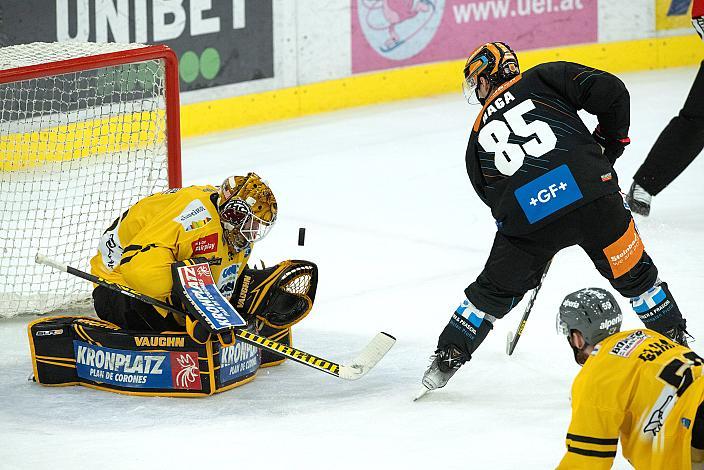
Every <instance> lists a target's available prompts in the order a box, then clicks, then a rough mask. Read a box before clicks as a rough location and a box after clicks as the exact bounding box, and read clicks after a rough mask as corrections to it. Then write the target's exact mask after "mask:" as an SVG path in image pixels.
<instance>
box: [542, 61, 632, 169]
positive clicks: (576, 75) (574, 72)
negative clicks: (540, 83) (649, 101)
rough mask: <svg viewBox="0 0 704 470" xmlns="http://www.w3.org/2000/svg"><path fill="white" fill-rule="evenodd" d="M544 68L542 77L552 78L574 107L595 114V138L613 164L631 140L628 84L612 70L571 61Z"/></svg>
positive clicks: (550, 79)
mask: <svg viewBox="0 0 704 470" xmlns="http://www.w3.org/2000/svg"><path fill="white" fill-rule="evenodd" d="M544 72H545V73H544V74H543V79H544V80H545V81H546V82H551V81H552V82H553V83H552V85H553V87H554V88H555V89H558V90H560V91H561V92H562V93H563V94H564V97H565V98H566V99H567V100H568V101H569V102H570V103H571V104H572V105H573V106H574V107H575V108H577V109H584V110H585V111H587V112H588V113H591V114H594V115H596V117H597V119H598V120H599V125H598V126H597V128H596V130H595V131H594V134H593V136H594V139H595V140H596V141H597V142H598V143H599V144H600V145H601V146H602V147H603V148H604V156H606V157H607V158H608V159H609V161H610V162H611V164H612V165H613V163H614V162H615V161H616V159H617V158H618V157H620V156H621V154H623V149H624V147H625V146H626V145H628V144H629V143H630V139H629V138H628V128H629V126H630V124H631V98H630V95H629V94H628V90H627V89H626V85H624V83H623V82H622V81H621V79H619V78H618V77H617V76H615V75H613V74H610V73H608V72H605V71H603V70H599V69H595V68H593V67H587V66H585V65H580V64H575V63H571V62H554V63H551V64H546V67H545V71H544Z"/></svg>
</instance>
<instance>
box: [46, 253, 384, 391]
mask: <svg viewBox="0 0 704 470" xmlns="http://www.w3.org/2000/svg"><path fill="white" fill-rule="evenodd" d="M35 262H36V263H38V264H44V265H46V266H50V267H52V268H54V269H57V270H59V271H63V272H66V273H69V274H71V275H73V276H76V277H80V278H81V279H85V280H87V281H90V282H92V283H94V284H98V285H101V286H104V287H107V288H108V289H110V290H113V291H115V292H119V293H121V294H123V295H127V296H129V297H133V298H135V299H138V300H141V301H142V302H145V303H147V304H150V305H154V306H155V307H160V308H163V309H164V310H169V311H171V312H174V313H178V314H180V315H185V313H184V312H182V311H181V310H179V309H178V308H176V307H174V306H173V305H169V304H167V303H166V302H162V301H161V300H159V299H155V298H153V297H149V296H148V295H145V294H142V293H140V292H137V291H135V290H134V289H132V288H130V287H126V286H123V285H120V284H116V283H114V282H111V281H108V280H106V279H103V278H101V277H98V276H95V275H93V274H90V273H87V272H84V271H81V270H80V269H76V268H73V267H71V266H67V265H65V264H62V263H59V262H57V261H55V260H52V259H50V258H48V257H46V256H44V255H41V254H39V253H37V255H36V257H35ZM234 331H235V336H236V337H237V339H238V340H239V341H242V342H244V343H247V344H251V345H252V346H256V347H258V348H260V349H266V350H267V351H270V352H272V353H273V354H276V355H277V356H281V357H283V358H285V359H291V360H292V361H294V362H298V363H300V364H303V365H306V366H308V367H311V368H313V369H317V370H319V371H321V372H325V373H327V374H330V375H334V376H335V377H339V378H341V379H346V380H356V379H358V378H360V377H362V376H363V375H364V374H366V373H367V372H369V370H370V369H371V368H372V367H374V366H375V365H376V364H377V362H379V361H380V360H381V358H382V357H384V355H385V354H386V353H387V352H388V351H389V349H391V347H392V346H393V345H394V343H395V342H396V339H395V338H394V337H393V336H391V335H389V334H387V333H379V334H377V335H376V337H374V339H372V341H371V342H370V343H369V344H368V345H367V347H366V348H364V350H363V351H362V352H361V353H360V354H359V355H358V356H357V358H355V360H354V361H353V362H352V363H351V364H349V365H345V364H338V363H336V362H333V361H329V360H327V359H324V358H322V357H318V356H314V355H312V354H309V353H307V352H305V351H302V350H300V349H297V348H294V347H292V346H288V345H286V344H283V343H279V342H278V341H274V340H272V339H269V338H267V337H264V336H259V335H257V334H254V333H252V332H249V331H247V330H238V329H235V330H234Z"/></svg>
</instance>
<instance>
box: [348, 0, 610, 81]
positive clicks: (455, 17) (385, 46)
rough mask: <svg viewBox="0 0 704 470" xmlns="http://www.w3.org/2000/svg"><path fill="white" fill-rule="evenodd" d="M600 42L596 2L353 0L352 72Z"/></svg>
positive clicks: (556, 0)
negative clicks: (482, 51) (484, 49)
mask: <svg viewBox="0 0 704 470" xmlns="http://www.w3.org/2000/svg"><path fill="white" fill-rule="evenodd" d="M499 40H500V41H503V42H506V43H508V44H509V45H510V46H511V47H512V48H513V49H514V50H516V51H521V50H525V49H539V48H544V47H555V46H562V45H567V44H580V43H588V42H595V41H596V40H597V0H352V72H353V73H359V72H367V71H371V70H381V69H386V68H392V67H402V66H406V65H414V64H423V63H428V62H437V61H444V60H453V59H460V58H463V57H467V56H468V55H469V54H470V53H471V52H472V51H473V50H474V49H475V48H476V47H477V46H479V45H481V44H483V43H485V42H491V41H499Z"/></svg>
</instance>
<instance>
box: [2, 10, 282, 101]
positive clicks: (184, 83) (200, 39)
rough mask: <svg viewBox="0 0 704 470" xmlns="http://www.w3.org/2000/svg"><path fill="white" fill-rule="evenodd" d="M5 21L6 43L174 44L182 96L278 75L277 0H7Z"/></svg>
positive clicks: (3, 44)
mask: <svg viewBox="0 0 704 470" xmlns="http://www.w3.org/2000/svg"><path fill="white" fill-rule="evenodd" d="M38 12H41V13H40V14H37V13H38ZM0 17H2V20H3V26H2V29H1V30H0V45H1V46H9V45H13V44H24V43H29V42H35V41H42V42H54V41H90V42H120V43H127V42H139V43H146V44H166V45H168V46H169V47H171V48H172V49H173V50H174V52H175V53H176V55H177V56H178V59H179V75H180V77H181V90H182V91H189V90H197V89H200V88H206V87H212V86H219V85H227V84H231V83H241V82H248V81H252V80H259V79H262V78H271V77H273V76H274V58H273V57H274V45H273V18H272V0H256V1H254V0H22V1H16V2H14V1H13V2H2V4H0Z"/></svg>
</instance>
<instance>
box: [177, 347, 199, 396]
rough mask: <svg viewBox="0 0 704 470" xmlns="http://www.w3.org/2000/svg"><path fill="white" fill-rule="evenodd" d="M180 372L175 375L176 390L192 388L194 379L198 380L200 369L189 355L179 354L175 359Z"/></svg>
mask: <svg viewBox="0 0 704 470" xmlns="http://www.w3.org/2000/svg"><path fill="white" fill-rule="evenodd" d="M176 361H177V362H178V365H179V366H180V367H181V370H179V371H178V373H177V374H176V387H177V388H185V389H189V388H193V384H195V382H196V379H198V378H200V369H198V365H197V364H196V361H195V360H194V359H193V356H191V355H190V354H181V355H179V356H178V358H177V359H176Z"/></svg>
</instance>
